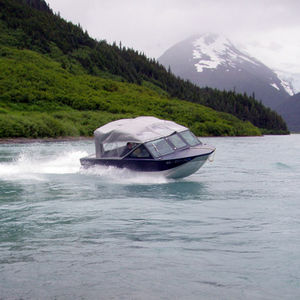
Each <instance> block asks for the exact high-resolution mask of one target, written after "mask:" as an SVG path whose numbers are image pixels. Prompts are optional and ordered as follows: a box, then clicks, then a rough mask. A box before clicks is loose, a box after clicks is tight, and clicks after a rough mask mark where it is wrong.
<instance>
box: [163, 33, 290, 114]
mask: <svg viewBox="0 0 300 300" xmlns="http://www.w3.org/2000/svg"><path fill="white" fill-rule="evenodd" d="M158 60H159V62H160V63H161V64H163V65H164V66H165V67H167V68H168V67H169V66H170V68H171V70H172V72H173V73H174V74H176V75H177V76H180V77H181V78H184V79H188V80H190V81H191V82H193V83H195V84H197V85H198V86H200V87H205V86H208V87H213V88H217V89H220V90H228V91H230V90H231V91H236V92H238V93H246V94H248V95H249V96H251V95H255V98H256V99H258V100H261V101H262V103H263V104H264V105H266V106H268V107H270V108H272V109H276V107H277V106H278V105H280V104H282V103H283V102H284V100H285V99H287V98H289V96H290V95H292V94H293V88H292V87H291V85H290V84H289V83H287V82H283V81H282V80H280V79H279V78H278V76H277V75H276V73H275V72H274V71H272V70H271V69H270V68H268V67H267V66H265V65H264V64H263V63H261V62H260V61H258V60H256V59H255V58H253V57H251V56H249V55H248V54H246V53H243V52H242V51H240V50H239V49H238V48H237V47H235V46H234V45H233V44H232V43H231V42H230V41H229V40H228V39H226V38H224V37H221V36H219V35H216V34H202V35H197V36H192V37H190V38H188V39H186V40H184V41H182V42H180V43H178V44H176V45H174V46H173V47H171V48H169V49H168V50H167V51H166V52H165V53H164V54H163V55H162V56H161V57H160V58H159V59H158Z"/></svg>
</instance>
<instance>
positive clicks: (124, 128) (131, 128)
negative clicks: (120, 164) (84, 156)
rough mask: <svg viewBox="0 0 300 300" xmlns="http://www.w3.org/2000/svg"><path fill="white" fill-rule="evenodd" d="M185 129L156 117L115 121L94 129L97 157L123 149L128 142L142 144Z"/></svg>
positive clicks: (117, 155)
mask: <svg viewBox="0 0 300 300" xmlns="http://www.w3.org/2000/svg"><path fill="white" fill-rule="evenodd" d="M185 130H188V128H186V127H184V126H182V125H179V124H176V123H175V122H172V121H166V120H160V119H158V118H155V117H137V118H134V119H121V120H117V121H113V122H110V123H108V124H106V125H104V126H102V127H99V128H98V129H96V130H95V131H94V136H95V146H96V157H97V158H100V157H103V156H104V154H105V152H108V151H110V152H112V150H114V149H121V148H123V147H124V146H126V144H127V143H128V142H130V143H132V144H135V145H137V144H142V143H146V142H149V141H153V140H156V139H159V138H162V137H166V136H169V135H171V134H173V133H174V132H182V131H185ZM119 152H120V151H119ZM114 156H116V157H120V156H121V154H120V153H116V155H114Z"/></svg>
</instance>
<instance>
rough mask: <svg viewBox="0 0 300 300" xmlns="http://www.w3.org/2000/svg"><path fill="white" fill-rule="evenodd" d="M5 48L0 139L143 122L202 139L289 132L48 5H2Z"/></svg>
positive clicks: (0, 36) (242, 101) (251, 106)
mask: <svg viewBox="0 0 300 300" xmlns="http://www.w3.org/2000/svg"><path fill="white" fill-rule="evenodd" d="M0 46H1V50H0V52H1V53H0V123H1V124H0V137H8V136H11V137H13V136H26V137H27V136H28V137H42V136H51V137H52V136H63V135H72V136H73V135H91V134H92V132H93V130H94V129H95V128H97V127H98V126H100V125H102V124H104V123H106V122H108V121H111V120H115V119H118V118H123V117H133V116H138V115H153V116H157V117H160V118H165V119H172V120H174V121H176V122H178V123H181V124H183V125H187V126H189V127H190V128H191V129H192V130H193V131H194V132H195V133H196V134H198V135H257V134H260V133H261V132H262V133H276V134H278V133H282V134H284V133H287V132H288V131H287V127H286V124H285V123H284V121H283V120H282V118H281V117H280V116H279V115H277V114H276V113H275V112H273V111H271V110H270V109H268V108H265V107H264V106H263V105H262V104H261V103H259V102H258V101H256V100H255V99H254V98H252V97H247V96H246V95H240V94H236V93H234V92H221V91H218V90H214V89H210V88H204V89H202V88H199V87H197V86H195V85H193V84H192V83H190V82H189V81H184V80H182V79H180V78H177V77H176V76H174V75H173V74H172V73H171V72H168V71H167V70H166V69H165V68H164V67H163V66H162V65H160V64H159V63H157V62H156V61H155V60H153V59H149V58H147V57H146V56H145V55H143V54H140V53H138V52H137V51H134V50H132V49H127V48H125V47H122V45H121V44H120V45H116V44H115V43H114V44H113V45H109V44H107V43H106V41H96V40H94V39H92V38H90V37H89V35H88V33H87V32H86V31H85V32H84V31H83V30H82V28H81V27H80V25H78V26H76V25H74V24H72V23H71V22H67V21H65V20H64V19H62V18H61V17H60V16H59V15H56V14H53V12H52V10H51V9H50V8H49V7H48V5H47V4H46V2H45V1H43V0H0ZM26 49H27V50H26ZM29 50H31V51H29ZM202 105H205V106H206V107H204V106H202ZM208 107H211V108H213V109H214V110H216V111H219V113H217V112H216V111H214V110H212V109H209V108H208ZM226 113H230V114H232V115H234V116H236V117H237V118H238V119H239V120H238V119H237V118H235V117H233V116H232V115H229V114H226ZM251 123H252V124H254V125H255V126H257V127H259V128H260V130H259V129H257V128H256V127H254V126H253V125H252V124H251ZM50 128H51V130H50Z"/></svg>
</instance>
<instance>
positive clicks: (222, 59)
mask: <svg viewBox="0 0 300 300" xmlns="http://www.w3.org/2000/svg"><path fill="white" fill-rule="evenodd" d="M193 46H194V50H193V59H194V60H199V61H198V62H197V63H195V67H196V69H197V72H203V70H204V69H216V68H217V67H218V66H219V65H223V66H226V67H230V68H236V67H237V65H238V64H240V63H245V62H247V63H251V64H253V65H259V62H258V61H256V60H255V59H253V58H251V57H250V56H248V55H246V54H243V53H242V52H240V51H238V50H237V49H236V48H235V46H234V45H233V44H232V43H231V42H230V41H229V40H228V39H226V38H224V37H221V36H217V35H211V34H205V35H202V36H201V37H200V38H198V39H196V40H195V41H194V42H193Z"/></svg>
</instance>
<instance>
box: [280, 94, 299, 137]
mask: <svg viewBox="0 0 300 300" xmlns="http://www.w3.org/2000/svg"><path fill="white" fill-rule="evenodd" d="M277 111H278V112H279V113H280V114H281V115H282V117H283V118H284V119H285V120H287V125H288V127H289V128H290V130H291V131H295V132H300V93H298V94H296V95H294V96H291V97H290V98H288V99H287V100H286V101H285V102H284V103H282V104H281V105H280V106H279V107H278V108H277Z"/></svg>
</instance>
